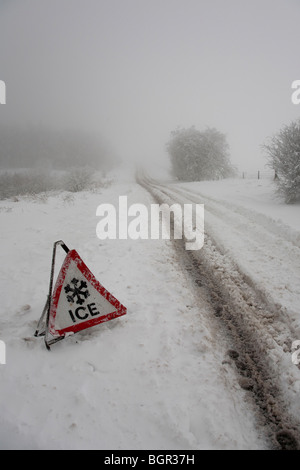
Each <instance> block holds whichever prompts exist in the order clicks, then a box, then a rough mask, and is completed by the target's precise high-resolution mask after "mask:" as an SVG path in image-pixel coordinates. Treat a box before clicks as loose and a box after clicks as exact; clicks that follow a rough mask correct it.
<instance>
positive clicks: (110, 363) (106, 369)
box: [0, 178, 265, 450]
mask: <svg viewBox="0 0 300 470" xmlns="http://www.w3.org/2000/svg"><path fill="white" fill-rule="evenodd" d="M120 195H127V197H128V203H129V204H132V203H136V202H138V203H144V204H146V205H149V204H151V203H152V202H153V201H152V199H151V197H150V196H149V195H148V193H146V191H145V190H143V189H142V188H141V187H140V186H138V185H137V184H136V183H135V182H134V180H133V179H130V178H129V179H126V178H123V180H121V181H120V180H116V181H115V182H114V183H113V184H112V185H111V186H110V187H109V188H105V189H101V190H99V191H92V192H88V191H87V192H81V193H66V192H61V193H58V194H56V195H49V196H45V197H43V198H30V197H20V198H18V200H15V201H12V200H4V201H0V219H1V235H0V236H1V244H0V257H1V258H0V259H1V263H0V285H1V294H2V299H1V306H0V339H1V340H2V341H4V342H5V345H6V364H0V377H1V380H0V396H1V402H0V418H1V425H0V448H1V449H105V450H109V449H112V450H113V449H121V450H124V449H159V450H163V449H186V450H188V449H245V448H247V449H257V448H264V446H265V443H264V442H263V441H262V440H261V438H260V436H259V434H258V432H257V430H256V427H255V422H254V418H253V417H252V413H251V409H250V408H248V406H247V399H246V395H245V392H244V391H243V390H242V389H241V388H240V387H239V385H238V384H237V382H236V379H235V376H234V373H233V372H232V368H231V367H230V366H229V365H228V364H227V363H223V359H224V357H225V354H226V349H225V348H226V347H225V345H223V343H222V338H220V337H219V334H218V332H217V330H215V328H214V321H213V320H210V316H211V315H210V310H209V306H208V305H206V304H205V302H204V301H203V303H201V304H199V301H197V300H196V299H195V298H194V297H193V294H192V291H191V289H190V285H189V281H188V279H187V278H186V277H185V275H184V273H183V272H182V271H181V269H180V267H179V264H178V263H177V260H176V255H175V252H174V249H173V246H172V243H171V242H170V241H168V240H157V241H151V240H136V241H135V240H130V239H128V240H105V241H101V240H99V239H98V238H97V236H96V224H97V221H98V220H97V217H96V208H97V206H98V205H99V204H102V203H112V204H114V205H115V207H116V208H117V207H118V197H119V196H120ZM61 239H62V240H63V241H64V242H65V243H66V244H67V246H69V248H74V249H76V250H77V251H78V253H79V254H80V255H81V256H82V258H83V260H84V261H85V263H86V264H87V265H88V267H89V268H90V269H91V271H92V272H93V273H94V275H95V276H96V278H97V279H98V280H99V281H100V282H101V283H102V284H103V285H104V286H105V287H106V288H107V289H108V290H109V291H110V292H111V293H112V294H113V295H114V296H115V297H116V298H117V299H118V300H120V302H122V303H123V304H124V305H125V306H126V307H127V315H125V316H123V317H121V318H119V319H116V320H112V321H110V322H107V323H105V324H101V325H98V326H95V327H93V328H91V329H88V330H85V331H82V332H80V333H78V334H76V335H74V336H72V337H68V338H66V339H65V340H63V341H61V342H60V343H57V344H56V345H54V346H53V347H52V348H51V351H50V352H49V351H47V350H46V348H45V345H44V341H43V339H42V338H35V337H34V336H33V334H34V331H35V327H36V323H37V321H38V319H39V317H40V315H41V312H42V309H43V307H44V303H45V301H46V296H47V291H48V284H49V276H50V262H51V255H52V247H53V243H54V242H55V241H57V240H61ZM63 257H64V253H59V255H58V261H57V265H58V266H59V263H60V262H62V260H63Z"/></svg>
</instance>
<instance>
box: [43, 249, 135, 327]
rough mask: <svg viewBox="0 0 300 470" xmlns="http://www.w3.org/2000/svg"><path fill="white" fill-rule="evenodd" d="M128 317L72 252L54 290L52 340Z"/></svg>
mask: <svg viewBox="0 0 300 470" xmlns="http://www.w3.org/2000/svg"><path fill="white" fill-rule="evenodd" d="M125 313H126V308H125V307H124V306H123V305H122V304H121V303H120V302H119V301H118V300H117V299H116V298H115V297H114V296H113V295H112V294H110V293H109V292H108V291H107V290H106V289H105V288H104V287H103V286H102V285H101V284H100V283H99V282H98V281H97V279H96V278H95V276H94V275H93V274H92V273H91V271H90V270H89V268H88V267H87V266H86V264H85V263H84V262H83V260H82V259H81V258H80V256H79V254H78V253H77V251H75V250H71V251H69V253H68V254H67V256H66V258H65V260H64V263H63V265H62V267H61V270H60V273H59V275H58V278H57V281H56V284H55V286H54V291H53V296H52V302H51V306H50V313H49V332H50V334H51V335H52V336H61V335H64V334H65V333H70V332H73V333H76V332H78V331H80V330H82V329H84V328H89V327H91V326H94V325H97V324H98V323H102V322H105V321H108V320H112V319H113V318H116V317H119V316H121V315H124V314H125Z"/></svg>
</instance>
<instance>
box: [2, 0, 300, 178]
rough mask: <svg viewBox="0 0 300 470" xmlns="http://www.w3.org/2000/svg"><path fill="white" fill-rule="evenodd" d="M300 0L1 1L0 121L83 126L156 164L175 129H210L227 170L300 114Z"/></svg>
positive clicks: (251, 164)
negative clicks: (226, 147) (220, 140)
mask: <svg viewBox="0 0 300 470" xmlns="http://www.w3.org/2000/svg"><path fill="white" fill-rule="evenodd" d="M299 21H300V1H299V0H251V1H244V0H0V79H2V80H4V81H5V83H6V87H7V104H6V105H1V106H0V125H4V124H12V125H13V126H15V127H17V126H19V125H22V126H23V127H24V126H25V127H26V126H27V127H30V126H32V125H33V126H44V127H46V126H51V127H52V128H53V127H54V128H58V129H60V130H63V129H77V128H80V129H87V130H89V131H93V132H96V133H97V134H99V135H102V136H103V137H104V138H105V139H107V140H108V141H109V142H110V143H111V144H112V146H113V147H114V148H115V150H116V152H117V153H118V154H119V155H120V156H121V157H124V158H141V159H146V160H148V161H149V159H153V161H159V160H161V159H164V158H165V155H166V152H165V144H166V142H167V141H168V140H169V137H170V132H171V131H172V130H174V129H176V128H177V127H178V126H181V127H190V126H192V125H194V126H195V127H196V128H198V129H204V128H205V127H206V126H210V127H216V128H217V129H218V130H220V131H221V132H223V133H225V134H226V135H227V139H228V142H229V144H230V148H231V159H232V161H233V163H235V164H239V167H240V169H241V170H247V169H248V168H251V169H252V168H254V169H263V167H264V165H265V160H264V158H263V156H262V153H261V149H260V145H261V144H262V143H263V141H264V140H265V138H266V137H268V136H269V135H272V134H274V133H275V132H277V131H278V130H279V128H280V127H281V126H282V125H283V124H288V123H289V122H291V121H292V120H293V119H296V118H298V117H300V105H299V106H297V105H293V104H292V102H291V94H292V89H291V84H292V82H293V81H294V80H296V79H299V80H300V62H299V44H300V27H299Z"/></svg>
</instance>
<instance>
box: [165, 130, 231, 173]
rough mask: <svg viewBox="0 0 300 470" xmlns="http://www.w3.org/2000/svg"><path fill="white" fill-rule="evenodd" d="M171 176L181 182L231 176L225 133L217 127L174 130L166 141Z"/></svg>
mask: <svg viewBox="0 0 300 470" xmlns="http://www.w3.org/2000/svg"><path fill="white" fill-rule="evenodd" d="M167 150H168V153H169V156H170V158H171V163H172V169H173V173H174V176H176V177H177V178H178V179H180V180H183V181H201V180H215V179H220V178H226V177H229V176H233V175H234V169H233V166H232V165H231V163H230V160H229V146H228V143H227V141H226V136H225V135H224V134H222V133H221V132H219V131H218V130H216V129H212V128H208V129H206V130H205V131H199V130H197V129H195V127H194V126H193V127H190V128H189V129H177V130H175V131H173V132H172V133H171V139H170V141H169V142H168V144H167Z"/></svg>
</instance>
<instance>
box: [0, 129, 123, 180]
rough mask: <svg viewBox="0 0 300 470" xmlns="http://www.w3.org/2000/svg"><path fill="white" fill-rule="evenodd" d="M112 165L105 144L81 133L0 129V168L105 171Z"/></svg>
mask: <svg viewBox="0 0 300 470" xmlns="http://www.w3.org/2000/svg"><path fill="white" fill-rule="evenodd" d="M114 163H115V157H114V155H113V153H112V151H111V150H110V149H109V148H108V146H107V144H105V143H104V142H103V141H102V140H101V138H100V137H99V138H98V137H97V136H95V135H90V134H89V133H87V132H84V131H70V130H67V131H66V130H65V131H58V130H52V129H51V130H49V129H44V128H31V129H20V128H18V129H17V128H1V129H0V168H39V169H43V170H46V169H61V170H65V169H68V168H70V167H83V166H90V167H93V168H96V169H101V170H103V171H106V170H108V169H109V168H111V167H112V166H113V165H114Z"/></svg>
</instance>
